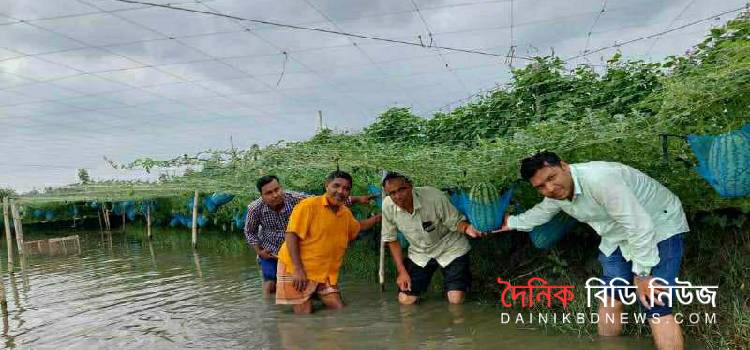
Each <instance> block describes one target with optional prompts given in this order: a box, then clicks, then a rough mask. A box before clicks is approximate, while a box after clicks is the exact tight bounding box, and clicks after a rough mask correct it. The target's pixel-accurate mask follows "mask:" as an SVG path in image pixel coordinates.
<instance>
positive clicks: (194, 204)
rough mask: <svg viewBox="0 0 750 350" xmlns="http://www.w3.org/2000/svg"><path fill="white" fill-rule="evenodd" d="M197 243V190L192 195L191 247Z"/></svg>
mask: <svg viewBox="0 0 750 350" xmlns="http://www.w3.org/2000/svg"><path fill="white" fill-rule="evenodd" d="M197 245H198V190H195V195H194V196H193V248H195V247H196V246H197Z"/></svg>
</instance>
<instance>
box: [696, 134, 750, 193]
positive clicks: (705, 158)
mask: <svg viewBox="0 0 750 350" xmlns="http://www.w3.org/2000/svg"><path fill="white" fill-rule="evenodd" d="M688 143H689V144H690V148H691V149H692V150H693V153H695V156H696V158H698V167H697V168H696V171H697V172H698V174H700V175H701V176H702V177H703V178H704V179H706V181H708V183H709V184H710V185H711V186H712V187H713V188H714V189H715V190H716V191H717V192H718V193H719V195H721V196H722V197H742V196H748V195H750V124H747V125H745V126H744V127H742V129H740V130H735V131H731V132H728V133H724V134H721V135H717V136H705V135H704V136H699V135H689V136H688Z"/></svg>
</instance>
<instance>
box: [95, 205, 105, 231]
mask: <svg viewBox="0 0 750 350" xmlns="http://www.w3.org/2000/svg"><path fill="white" fill-rule="evenodd" d="M96 217H98V218H99V231H102V230H104V229H103V228H102V211H101V210H97V211H96Z"/></svg>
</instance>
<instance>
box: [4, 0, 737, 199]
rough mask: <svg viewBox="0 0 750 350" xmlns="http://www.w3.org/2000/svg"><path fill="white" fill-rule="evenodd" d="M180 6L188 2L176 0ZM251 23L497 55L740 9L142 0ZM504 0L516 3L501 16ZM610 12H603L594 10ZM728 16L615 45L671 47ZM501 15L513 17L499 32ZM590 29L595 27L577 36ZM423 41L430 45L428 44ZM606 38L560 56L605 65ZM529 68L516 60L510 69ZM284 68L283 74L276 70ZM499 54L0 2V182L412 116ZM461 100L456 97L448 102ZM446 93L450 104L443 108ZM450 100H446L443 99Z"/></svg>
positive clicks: (57, 178) (573, 2)
mask: <svg viewBox="0 0 750 350" xmlns="http://www.w3.org/2000/svg"><path fill="white" fill-rule="evenodd" d="M180 1H183V2H180ZM151 2H154V3H167V2H168V3H171V4H173V5H174V6H179V7H184V8H187V9H193V10H200V11H211V12H217V13H223V14H228V15H233V16H237V17H242V18H247V19H258V20H265V21H273V22H279V23H284V24H293V25H299V26H304V27H314V28H322V29H330V30H336V31H343V32H350V33H357V34H363V35H366V36H377V37H382V38H388V39H397V40H402V41H410V42H419V40H420V39H419V38H420V37H421V40H422V42H423V43H424V44H425V45H429V44H430V43H432V44H433V45H440V46H445V47H452V48H460V49H472V50H479V51H483V52H488V53H493V54H499V55H505V54H507V53H508V52H509V48H510V47H511V45H514V46H515V47H516V49H515V52H516V54H517V55H547V54H549V53H550V52H551V50H554V52H555V53H556V54H557V55H559V56H561V57H563V58H566V57H571V56H575V55H578V54H580V53H582V52H583V51H584V50H586V49H588V50H589V51H591V50H595V49H597V48H600V47H606V46H611V45H613V44H615V43H616V42H624V41H627V40H629V39H633V38H638V37H641V36H645V35H649V34H653V33H657V32H661V31H664V30H666V29H669V28H673V27H677V26H680V25H683V24H686V23H689V22H692V21H695V20H697V19H701V18H705V17H708V16H711V15H713V14H716V13H719V12H722V11H725V10H730V9H733V8H739V7H741V6H743V4H745V1H744V0H713V1H705V0H704V1H700V0H699V1H696V0H662V1H659V0H609V1H606V0H605V1H602V0H514V1H511V0H499V1H498V0H494V1H493V0H442V1H441V0H413V1H411V0H338V1H333V0H234V1H232V0H203V1H189V2H188V1H184V0H170V1H163V0H152V1H151ZM511 8H512V11H511ZM603 8H604V11H603V12H602V9H603ZM734 16H735V14H733V15H727V16H723V17H721V18H720V19H719V20H710V21H707V22H703V23H700V24H698V25H694V26H690V27H688V28H685V29H682V30H680V31H676V32H673V33H670V34H668V35H665V36H662V37H659V38H656V39H649V40H641V41H638V42H635V43H633V44H630V45H627V46H624V47H622V48H621V49H620V50H621V52H622V53H623V55H624V56H625V57H632V58H642V59H647V60H660V59H662V58H664V57H665V56H667V55H673V54H683V53H684V52H685V51H686V50H687V49H689V48H690V47H691V46H693V45H695V44H696V43H698V42H699V41H700V40H701V39H702V37H703V36H704V34H705V33H706V31H707V30H708V29H709V28H711V27H713V26H717V25H721V24H722V23H724V22H725V21H726V20H728V19H730V18H732V17H734ZM511 23H512V24H513V25H512V26H511ZM589 33H591V34H590V35H589ZM430 38H431V39H430ZM613 53H614V49H609V50H605V51H602V52H598V53H595V54H592V55H590V56H588V57H586V59H576V60H573V61H571V64H582V63H589V64H601V63H602V60H603V59H604V60H606V58H608V57H610V56H611V55H612V54H613ZM523 64H525V62H524V61H523V60H520V59H516V60H515V61H514V66H516V67H520V66H522V65H523ZM282 71H283V72H284V73H283V77H282ZM508 77H509V67H508V63H507V61H506V59H505V58H502V57H493V56H487V55H479V54H472V53H462V52H455V51H450V50H438V49H435V48H429V47H427V48H422V47H415V46H408V45H403V44H394V43H386V42H382V41H373V40H367V39H354V38H350V37H346V36H340V35H332V34H326V33H321V32H312V31H304V30H295V29H289V28H279V27H274V26H271V25H259V24H256V23H252V22H248V21H238V20H233V19H228V18H223V17H219V16H212V15H206V14H197V13H188V12H183V11H176V10H172V9H165V8H158V7H152V6H144V5H135V4H126V3H122V2H118V1H115V0H33V1H31V0H0V150H1V152H2V154H3V156H2V158H0V187H13V188H16V189H17V190H20V191H27V190H30V189H32V188H34V187H36V188H42V187H45V186H58V185H63V184H68V183H72V182H75V181H76V172H77V171H76V169H78V168H86V169H88V170H89V172H90V173H91V175H92V177H93V178H96V179H104V178H132V177H137V176H142V174H141V173H142V172H126V171H121V170H113V169H110V168H109V167H108V166H107V165H106V164H105V162H104V161H103V159H102V156H104V155H106V156H107V157H109V158H111V159H114V160H116V161H120V162H128V161H132V160H134V159H136V158H138V157H144V156H148V157H155V158H171V157H174V156H177V155H180V154H183V153H195V152H198V151H201V150H205V149H209V148H228V147H229V146H230V137H231V139H232V140H233V143H234V145H235V146H236V147H240V148H245V147H248V146H250V145H252V144H254V143H258V144H261V145H266V144H269V143H272V142H276V141H278V140H282V139H283V140H302V139H306V138H308V137H310V136H312V135H313V134H314V133H315V130H316V124H317V111H318V110H322V111H323V115H324V119H325V124H326V126H328V127H330V128H334V129H339V130H359V129H361V128H362V127H363V126H365V125H367V124H368V123H370V122H372V121H373V120H374V119H375V118H376V116H377V115H378V113H380V112H382V111H384V110H385V109H387V108H388V107H390V106H394V105H399V106H410V107H412V108H413V110H414V111H415V112H416V113H417V114H419V115H423V116H430V115H432V113H434V112H435V111H437V110H438V109H440V108H441V107H444V106H446V105H448V104H450V103H451V102H455V101H458V100H460V99H462V98H466V97H467V96H470V95H472V94H474V93H476V92H478V91H482V90H486V89H489V88H492V87H493V86H495V85H497V84H504V83H506V82H508ZM457 103H460V102H457ZM455 105H456V104H455V103H454V104H453V105H449V107H451V106H455ZM449 107H448V108H449Z"/></svg>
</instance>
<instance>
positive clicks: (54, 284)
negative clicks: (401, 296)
mask: <svg viewBox="0 0 750 350" xmlns="http://www.w3.org/2000/svg"><path fill="white" fill-rule="evenodd" d="M77 234H78V235H79V239H78V240H77V241H74V242H69V243H68V244H65V245H63V246H59V245H53V244H51V243H50V244H48V245H47V246H44V245H41V244H39V245H38V246H36V245H33V244H32V245H27V254H26V257H25V258H19V257H18V256H16V258H15V264H14V267H13V273H11V274H9V273H7V265H6V264H7V258H6V255H5V254H6V253H5V251H6V247H5V246H4V244H3V246H2V247H1V248H2V261H3V264H2V275H3V285H4V286H5V298H6V300H7V303H8V315H7V317H4V318H3V324H2V342H0V344H3V345H4V346H5V347H7V348H58V349H63V348H86V349H107V348H117V349H182V348H198V349H209V348H221V349H227V348H232V349H235V348H237V349H245V348H246V349H280V348H285V349H392V348H403V349H417V348H421V349H459V348H482V349H484V348H498V349H499V348H508V349H516V348H522V349H524V350H536V349H610V350H624V349H651V348H653V346H652V345H651V341H650V339H647V338H641V339H638V338H634V337H623V338H618V339H614V340H599V339H590V338H577V337H573V336H561V335H545V334H544V333H543V332H542V331H540V330H533V329H519V328H518V327H517V326H515V325H502V324H501V323H500V317H499V313H500V312H499V310H498V309H497V308H495V307H492V306H490V305H480V304H477V303H468V304H466V305H462V306H458V307H450V306H449V305H447V304H446V303H445V302H444V301H442V300H438V299H437V298H433V299H432V300H429V301H427V302H425V303H423V304H421V305H417V306H408V307H407V306H400V305H399V304H398V303H397V302H396V300H395V295H394V293H393V290H392V288H390V291H387V292H386V293H382V294H381V292H380V290H379V288H378V287H377V286H376V285H373V284H372V283H371V282H370V283H367V282H364V281H357V280H355V279H353V278H351V277H349V276H343V277H342V282H341V288H342V292H343V297H344V300H345V302H346V303H347V307H346V308H345V309H344V310H339V311H326V310H323V311H319V312H316V313H314V314H313V315H309V316H304V317H295V316H294V315H293V314H292V313H291V312H290V310H288V309H287V308H284V307H277V306H276V305H273V302H272V300H270V299H268V298H264V297H263V295H262V292H261V289H260V284H261V280H260V275H259V272H258V268H257V266H256V263H255V260H254V254H251V253H250V252H249V250H248V249H242V248H241V247H242V246H241V244H242V243H241V242H240V240H239V238H234V239H233V241H234V243H235V245H234V246H231V245H229V248H227V246H228V245H222V243H221V241H226V239H225V238H224V239H222V238H221V235H226V234H220V233H216V234H212V235H211V236H213V237H214V238H213V239H212V240H208V239H207V238H203V237H202V238H201V239H203V240H202V241H201V242H199V249H198V250H197V251H193V250H192V249H190V247H189V243H188V242H189V239H190V238H189V236H190V234H189V232H185V231H181V232H176V231H172V232H164V231H157V232H156V233H155V235H156V237H155V239H154V241H153V243H149V241H148V240H144V239H142V234H141V233H137V234H131V233H124V232H112V233H100V232H90V233H81V232H78V233H77ZM65 235H67V233H66V234H65ZM235 235H238V234H237V233H235ZM61 236H64V235H61ZM207 236H209V235H206V237H207ZM31 238H32V239H36V238H39V237H31ZM42 238H50V237H49V236H47V237H42ZM28 240H29V238H28V237H27V241H28ZM238 247H239V248H238Z"/></svg>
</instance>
